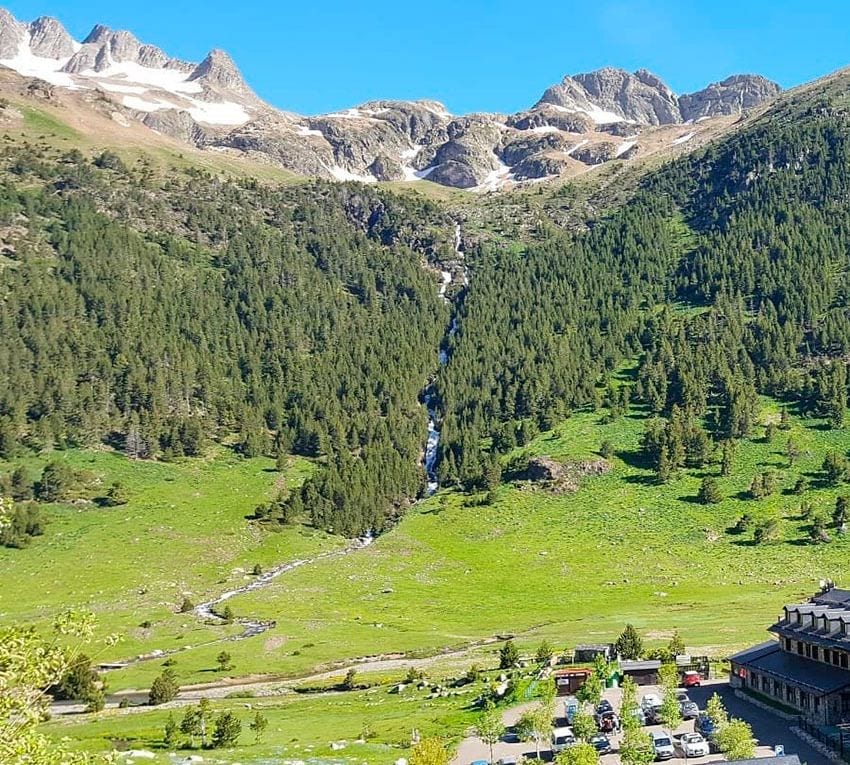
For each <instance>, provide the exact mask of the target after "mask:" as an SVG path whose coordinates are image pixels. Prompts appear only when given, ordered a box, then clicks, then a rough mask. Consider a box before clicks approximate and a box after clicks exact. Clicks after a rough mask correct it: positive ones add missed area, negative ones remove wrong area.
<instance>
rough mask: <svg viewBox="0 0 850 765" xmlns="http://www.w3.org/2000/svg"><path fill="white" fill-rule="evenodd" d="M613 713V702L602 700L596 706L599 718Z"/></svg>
mask: <svg viewBox="0 0 850 765" xmlns="http://www.w3.org/2000/svg"><path fill="white" fill-rule="evenodd" d="M613 711H614V707H613V706H611V702H610V701H608V699H602V701H600V702H599V703H598V704H597V705H596V716H597V717H599V716H600V715H603V714H605V713H606V712H613Z"/></svg>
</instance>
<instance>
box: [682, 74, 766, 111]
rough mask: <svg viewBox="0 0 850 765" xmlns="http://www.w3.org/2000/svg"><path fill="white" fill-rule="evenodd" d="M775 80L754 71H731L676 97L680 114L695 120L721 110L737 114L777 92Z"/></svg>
mask: <svg viewBox="0 0 850 765" xmlns="http://www.w3.org/2000/svg"><path fill="white" fill-rule="evenodd" d="M780 90H781V88H780V87H779V85H777V84H776V83H775V82H771V81H770V80H768V79H766V78H765V77H762V76H761V75H758V74H734V75H732V76H731V77H727V78H726V79H725V80H723V81H722V82H713V83H712V84H711V85H709V86H708V87H707V88H704V89H703V90H699V91H697V92H696V93H689V94H686V95H683V96H681V97H680V98H679V105H680V108H681V111H682V117H683V118H684V119H685V120H698V119H703V118H705V117H715V116H717V115H721V114H740V113H741V112H743V111H746V110H747V109H752V108H754V107H756V106H758V105H759V104H761V103H763V102H764V101H766V100H768V99H769V98H773V97H774V96H775V95H777V94H778V93H779V91H780Z"/></svg>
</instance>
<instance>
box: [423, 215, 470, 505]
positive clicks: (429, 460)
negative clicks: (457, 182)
mask: <svg viewBox="0 0 850 765" xmlns="http://www.w3.org/2000/svg"><path fill="white" fill-rule="evenodd" d="M461 245H462V234H461V229H460V223H456V224H455V235H454V251H455V255H457V258H458V261H459V262H461V263H462V262H463V252H462V251H461ZM460 275H461V283H462V284H463V286H464V287H466V286H467V285H468V284H469V279H468V278H467V274H466V269H465V268H463V267H461V271H460ZM451 283H452V273H451V271H440V291H439V295H440V297H441V298H442V299H443V300H445V301H446V302H447V303H448V302H450V301H449V299H448V297H447V296H446V291H447V290H448V288H449V285H450V284H451ZM456 331H457V317H454V316H453V317H452V322H451V325H450V326H449V331H448V332H447V333H446V339H450V338H451V337H452V336H453V335H454V333H455V332H456ZM446 346H447V343H445V342H443V343H442V344H441V346H440V355H439V358H440V366H444V365H445V364H447V363H448V360H449V353H448V351H447V350H446ZM422 401H423V403H424V404H425V408H426V409H427V410H428V440H427V441H426V442H425V457H424V459H423V464H424V466H425V475H426V476H427V478H428V485H427V488H426V491H425V494H426V496H428V497H430V496H431V495H432V494H434V492H436V491H437V489H438V488H439V487H440V483H439V481H438V480H437V451H438V448H439V445H440V430H439V428H438V427H437V423H438V420H439V413H438V412H437V407H436V403H435V392H434V381H433V380H432V381H431V382H430V383H429V384H428V386H427V387H426V388H425V390H424V392H423V393H422Z"/></svg>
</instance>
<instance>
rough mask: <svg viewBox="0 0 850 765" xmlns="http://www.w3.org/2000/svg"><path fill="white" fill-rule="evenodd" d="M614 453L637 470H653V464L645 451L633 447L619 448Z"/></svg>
mask: <svg viewBox="0 0 850 765" xmlns="http://www.w3.org/2000/svg"><path fill="white" fill-rule="evenodd" d="M614 454H615V455H616V456H617V457H618V458H619V459H621V460H622V461H623V462H625V463H626V465H628V466H629V467H631V468H636V469H637V470H652V464H651V463H650V461H649V460H648V459H647V458H646V457H645V456H644V454H643V452H640V451H635V450H631V449H618V450H617V451H615V452H614Z"/></svg>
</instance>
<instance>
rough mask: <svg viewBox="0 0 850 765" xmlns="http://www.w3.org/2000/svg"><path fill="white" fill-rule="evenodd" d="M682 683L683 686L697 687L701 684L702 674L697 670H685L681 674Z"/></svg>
mask: <svg viewBox="0 0 850 765" xmlns="http://www.w3.org/2000/svg"><path fill="white" fill-rule="evenodd" d="M682 685H683V686H684V687H685V688H699V687H700V686H701V685H702V675H701V674H700V673H699V672H693V671H688V672H685V673H684V674H683V675H682Z"/></svg>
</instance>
